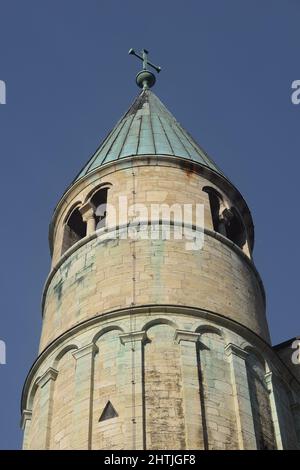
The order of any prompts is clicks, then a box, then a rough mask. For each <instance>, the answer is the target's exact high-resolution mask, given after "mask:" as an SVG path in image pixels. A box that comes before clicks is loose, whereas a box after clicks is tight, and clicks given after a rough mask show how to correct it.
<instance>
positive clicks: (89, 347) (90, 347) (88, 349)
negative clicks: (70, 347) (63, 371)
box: [72, 343, 98, 361]
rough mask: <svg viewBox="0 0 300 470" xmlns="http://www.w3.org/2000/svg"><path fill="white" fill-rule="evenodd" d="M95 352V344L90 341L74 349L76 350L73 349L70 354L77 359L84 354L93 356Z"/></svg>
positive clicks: (96, 350)
mask: <svg viewBox="0 0 300 470" xmlns="http://www.w3.org/2000/svg"><path fill="white" fill-rule="evenodd" d="M97 352H98V347H97V346H96V344H95V343H90V344H86V345H85V346H83V347H82V348H80V349H76V351H74V352H73V353H72V355H73V357H74V359H75V360H76V361H77V360H78V359H81V358H82V357H84V356H88V355H90V356H94V355H95V354H96V353H97Z"/></svg>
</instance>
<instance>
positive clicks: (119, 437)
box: [22, 70, 300, 450]
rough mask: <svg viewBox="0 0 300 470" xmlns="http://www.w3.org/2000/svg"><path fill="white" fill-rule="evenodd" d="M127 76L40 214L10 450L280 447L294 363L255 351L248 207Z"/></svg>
mask: <svg viewBox="0 0 300 470" xmlns="http://www.w3.org/2000/svg"><path fill="white" fill-rule="evenodd" d="M145 73H146V72H145V70H144V71H143V72H142V74H145ZM146 75H147V74H146ZM146 78H147V77H146ZM139 84H140V85H142V86H143V89H142V91H141V93H140V94H139V95H138V97H137V98H136V100H135V101H134V103H133V104H132V105H131V107H130V108H129V110H128V111H127V113H126V114H125V115H124V116H123V117H122V119H121V120H120V121H119V122H118V123H117V125H116V126H115V128H114V129H113V130H112V131H111V132H110V133H109V134H108V136H107V137H106V139H105V140H104V141H103V142H102V143H101V145H100V146H99V148H98V149H97V150H96V152H95V153H94V155H93V156H92V157H91V159H90V160H89V161H88V163H87V164H86V165H85V166H84V168H83V169H82V170H81V172H80V173H79V175H78V176H77V177H76V179H75V180H74V181H73V183H72V184H71V186H70V187H68V189H67V190H66V192H65V193H64V195H63V196H62V198H61V200H60V201H59V203H58V205H57V207H56V208H55V211H54V215H53V218H52V221H51V224H50V235H49V239H50V249H51V255H52V264H51V269H50V273H49V276H48V278H47V280H46V283H45V288H44V292H43V301H42V314H43V329H42V336H41V341H40V349H39V356H38V358H37V359H36V361H35V363H34V365H33V366H32V368H31V370H30V372H29V374H28V376H27V379H26V382H25V385H24V390H23V397H22V426H23V429H24V449H182V450H183V449H273V448H275V449H283V448H284V449H295V448H297V446H298V445H299V439H300V420H299V416H300V408H299V388H300V384H299V380H300V371H299V368H300V366H299V367H298V366H297V365H294V364H293V362H292V361H291V355H292V349H291V347H290V346H291V343H292V340H291V341H290V342H286V343H283V344H282V345H278V346H276V347H272V346H271V344H270V337H269V331H268V325H267V321H266V315H265V293H264V288H263V284H262V281H261V279H260V276H259V273H258V272H257V270H256V269H255V266H254V263H253V259H252V251H253V244H254V228H253V223H252V218H251V214H250V211H249V209H248V207H247V204H246V202H245V200H244V199H243V197H242V196H241V194H240V193H239V191H238V190H237V189H236V188H235V187H234V185H233V184H232V183H231V182H230V181H229V180H228V178H226V177H225V176H224V174H223V173H222V172H221V171H220V169H219V168H218V167H217V166H216V164H215V163H214V162H213V161H212V160H211V158H210V157H209V156H208V155H207V154H206V153H205V152H204V150H203V149H202V148H201V147H200V146H199V145H198V144H197V143H196V142H195V140H193V138H192V137H191V136H190V135H189V134H188V133H187V132H186V131H185V130H184V129H183V127H181V125H180V124H179V123H178V122H177V121H176V120H175V118H174V117H173V116H172V114H170V112H169V111H168V110H167V109H166V108H165V106H164V105H163V104H162V103H161V102H160V100H159V99H158V98H157V97H156V96H155V95H154V94H153V93H152V91H150V89H149V88H150V85H152V84H153V81H152V82H151V81H150V80H149V81H148V82H147V79H145V75H142V79H141V76H140V81H139ZM196 206H197V207H198V206H199V207H202V208H204V220H203V221H202V222H199V220H198V219H197V218H196V215H195V212H194V211H193V210H191V207H192V208H193V207H196ZM152 207H156V208H157V207H158V208H159V210H158V212H156V216H155V217H154V218H153V216H152ZM185 207H188V208H189V211H190V212H189V215H190V217H189V221H190V223H189V224H188V226H189V227H188V228H189V229H188V230H186V231H185V230H182V231H181V236H177V235H178V233H179V235H180V228H182V225H183V221H182V208H185ZM168 210H169V214H168ZM137 212H138V213H139V219H138V222H137ZM149 214H151V216H150V215H149ZM169 215H170V216H171V217H169ZM170 219H171V220H170ZM130 230H131V232H130ZM197 234H202V236H203V237H204V243H203V244H202V246H201V248H199V249H188V243H191V240H194V239H195V237H196V235H197ZM196 238H197V237H196Z"/></svg>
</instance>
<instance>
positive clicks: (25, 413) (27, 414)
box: [21, 410, 32, 431]
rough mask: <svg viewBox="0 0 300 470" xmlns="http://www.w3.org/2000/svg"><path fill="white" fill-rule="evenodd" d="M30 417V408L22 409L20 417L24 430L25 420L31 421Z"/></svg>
mask: <svg viewBox="0 0 300 470" xmlns="http://www.w3.org/2000/svg"><path fill="white" fill-rule="evenodd" d="M31 418H32V411H31V410H23V411H22V417H21V429H22V430H23V431H24V429H25V424H26V421H31Z"/></svg>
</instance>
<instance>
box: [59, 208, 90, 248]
mask: <svg viewBox="0 0 300 470" xmlns="http://www.w3.org/2000/svg"><path fill="white" fill-rule="evenodd" d="M85 236H86V222H84V221H83V220H82V215H81V213H80V211H79V209H78V207H77V208H76V209H74V210H73V212H72V214H71V215H70V217H69V218H68V221H67V223H66V225H65V231H64V238H63V247H62V253H64V252H65V251H66V250H68V249H69V248H70V247H71V246H72V245H74V243H76V242H78V241H79V240H81V239H82V238H84V237H85Z"/></svg>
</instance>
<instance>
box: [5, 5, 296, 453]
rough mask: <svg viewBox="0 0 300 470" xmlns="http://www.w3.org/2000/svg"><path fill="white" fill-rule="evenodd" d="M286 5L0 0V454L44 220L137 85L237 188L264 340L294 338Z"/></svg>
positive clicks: (35, 312) (35, 337)
mask: <svg viewBox="0 0 300 470" xmlns="http://www.w3.org/2000/svg"><path fill="white" fill-rule="evenodd" d="M299 21H300V3H299V1H298V0H264V1H261V0H227V1H226V2H225V1H224V0H193V1H192V0H185V1H178V0H164V1H162V0H160V1H158V0H152V1H151V2H148V3H147V2H140V1H136V0H127V1H124V0H123V1H117V0H106V1H104V0H51V1H50V0H43V1H41V0H26V2H25V1H22V0H0V22H1V27H0V80H4V81H5V82H6V86H7V104H6V105H0V157H1V185H0V196H1V202H2V204H1V225H0V236H1V247H2V258H1V259H2V263H1V266H2V269H1V296H0V314H1V322H0V339H3V340H5V342H6V344H7V365H5V366H0V387H1V388H0V416H1V420H0V448H2V449H8V448H12V449H13V448H19V447H20V446H21V432H20V430H19V419H20V414H19V403H20V394H21V389H22V386H23V382H24V379H25V376H26V374H27V372H28V369H29V367H30V366H31V364H32V362H33V360H34V359H35V357H36V354H37V348H38V341H39V336H40V329H41V309H40V299H41V291H42V287H43V284H44V281H45V279H46V276H47V273H48V271H49V263H50V258H49V249H48V242H47V238H48V224H49V222H50V218H51V215H52V211H53V209H54V207H55V205H56V203H57V201H58V200H59V198H60V196H61V195H62V193H63V191H64V190H65V188H66V186H67V185H68V184H69V183H70V182H71V180H72V178H73V177H74V176H75V175H76V174H77V172H78V171H79V170H80V168H81V167H82V166H83V164H84V163H85V162H86V161H87V159H88V158H89V156H90V155H91V153H92V152H93V151H94V150H95V148H96V147H97V145H98V144H99V142H100V141H101V140H102V138H103V137H104V136H105V135H106V133H107V132H108V131H109V130H110V128H111V127H112V126H113V125H114V124H115V122H116V121H117V120H118V119H119V118H120V116H121V115H122V114H123V112H125V111H126V109H127V108H128V107H129V105H130V103H131V102H132V100H133V99H134V97H135V96H136V94H137V93H138V89H137V88H136V85H135V83H134V77H135V73H136V72H137V71H138V70H139V67H140V64H139V63H138V61H137V59H134V58H133V57H130V56H128V55H127V52H128V49H129V48H130V47H133V48H136V49H137V50H138V49H141V48H142V47H145V48H148V49H149V50H150V60H152V61H153V62H154V63H157V64H158V65H160V66H161V67H162V68H163V70H162V72H161V74H160V75H159V77H158V82H157V85H156V86H155V90H154V91H155V93H156V94H157V95H158V96H159V98H160V99H161V100H162V101H163V102H164V104H165V105H166V106H167V107H168V108H169V109H170V111H171V112H173V114H174V115H175V116H176V118H177V119H178V120H179V122H181V123H182V124H183V126H184V127H185V128H187V129H188V130H189V131H190V133H191V134H192V135H193V136H194V137H195V139H196V140H198V142H199V143H200V144H201V145H202V146H203V147H204V148H205V149H206V150H207V152H208V153H209V154H210V155H211V156H212V157H213V158H214V160H215V161H216V162H217V163H218V165H219V166H220V167H221V168H222V169H223V170H224V172H225V173H226V174H227V175H228V176H229V177H230V179H231V181H232V182H233V183H234V184H235V185H236V186H237V187H238V188H239V190H240V191H241V193H242V194H243V196H244V198H245V199H246V201H247V202H248V205H249V207H250V209H251V211H252V215H253V218H254V223H255V228H256V245H255V252H254V255H255V263H256V265H257V268H258V269H259V271H260V273H261V276H262V278H263V280H264V284H265V288H266V291H267V299H268V319H269V324H270V330H271V335H272V340H273V343H278V342H281V341H284V340H286V339H288V338H290V337H293V336H297V335H299V334H300V321H299V313H298V305H299V299H298V295H299V272H298V269H299V265H300V256H299V229H300V219H299V217H298V210H299V209H298V187H299V170H300V156H299V150H300V133H299V126H300V105H298V106H295V105H293V104H292V102H291V92H292V90H291V83H292V81H293V80H296V79H300V66H299V64H300V62H299V39H300V38H299V36H300V33H299Z"/></svg>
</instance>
